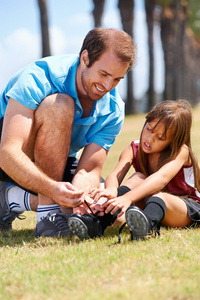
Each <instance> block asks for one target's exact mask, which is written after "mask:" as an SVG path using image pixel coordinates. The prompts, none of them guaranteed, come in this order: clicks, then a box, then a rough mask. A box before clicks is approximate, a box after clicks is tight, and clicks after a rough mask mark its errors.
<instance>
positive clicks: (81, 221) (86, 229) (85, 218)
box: [68, 214, 103, 239]
mask: <svg viewBox="0 0 200 300" xmlns="http://www.w3.org/2000/svg"><path fill="white" fill-rule="evenodd" d="M68 225H69V228H70V229H71V231H72V232H73V234H75V235H77V236H78V237H79V238H80V239H93V238H96V237H101V236H102V235H103V232H102V228H101V224H100V221H99V219H98V218H97V217H95V216H93V215H90V214H85V215H79V214H73V215H71V216H70V217H69V219H68Z"/></svg>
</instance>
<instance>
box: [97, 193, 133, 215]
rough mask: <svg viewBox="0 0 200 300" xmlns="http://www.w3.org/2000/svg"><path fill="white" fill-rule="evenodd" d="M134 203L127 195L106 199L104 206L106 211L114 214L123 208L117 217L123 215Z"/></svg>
mask: <svg viewBox="0 0 200 300" xmlns="http://www.w3.org/2000/svg"><path fill="white" fill-rule="evenodd" d="M131 204H132V202H131V200H130V199H128V198H127V197H124V196H121V197H117V198H113V199H110V200H108V201H106V202H105V203H104V204H102V207H103V208H104V209H106V210H105V213H106V214H107V213H109V212H110V213H111V215H113V214H114V213H116V211H118V210H119V209H120V210H121V211H120V213H119V214H118V215H117V217H121V216H122V215H123V214H124V213H125V212H126V210H127V209H128V208H129V206H130V205H131Z"/></svg>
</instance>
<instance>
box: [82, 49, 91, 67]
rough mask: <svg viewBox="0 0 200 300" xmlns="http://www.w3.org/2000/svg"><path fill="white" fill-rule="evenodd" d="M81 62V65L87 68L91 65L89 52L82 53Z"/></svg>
mask: <svg viewBox="0 0 200 300" xmlns="http://www.w3.org/2000/svg"><path fill="white" fill-rule="evenodd" d="M80 62H81V64H83V65H85V66H86V67H87V66H88V65H89V62H90V61H89V57H88V51H87V50H84V51H83V52H82V53H81V57H80Z"/></svg>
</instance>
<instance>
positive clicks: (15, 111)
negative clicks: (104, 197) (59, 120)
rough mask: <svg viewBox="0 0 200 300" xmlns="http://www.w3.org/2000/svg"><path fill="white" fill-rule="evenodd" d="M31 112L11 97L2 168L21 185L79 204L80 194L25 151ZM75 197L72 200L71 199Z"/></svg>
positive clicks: (67, 203)
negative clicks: (54, 177)
mask: <svg viewBox="0 0 200 300" xmlns="http://www.w3.org/2000/svg"><path fill="white" fill-rule="evenodd" d="M34 115H35V113H34V111H33V110H32V109H29V108H26V107H24V106H23V105H22V104H20V103H19V102H17V101H15V100H13V99H10V100H9V102H8V105H7V109H6V113H5V116H4V125H3V131H2V139H1V144H0V166H1V168H2V169H3V170H4V171H5V172H6V173H7V174H8V175H9V176H10V177H11V178H13V180H15V181H16V182H17V183H18V184H20V185H21V186H23V187H25V188H27V189H29V190H32V191H35V192H37V193H41V194H43V195H45V196H47V197H49V198H51V199H53V200H54V201H55V202H56V203H58V204H60V205H61V206H63V207H75V206H77V205H78V204H80V203H81V201H80V200H78V199H75V198H77V197H80V195H81V194H82V193H79V192H78V191H75V188H74V187H73V186H71V185H70V184H69V185H70V186H67V184H66V183H61V182H60V183H58V182H56V181H54V180H52V179H51V178H49V177H48V176H47V175H46V174H44V172H42V170H40V169H39V168H38V167H37V166H36V165H35V163H34V162H33V161H32V160H31V158H30V157H29V156H28V155H27V154H26V153H25V149H27V145H28V141H29V139H30V135H31V133H32V127H33V122H34ZM72 198H74V199H72Z"/></svg>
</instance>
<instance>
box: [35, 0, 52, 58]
mask: <svg viewBox="0 0 200 300" xmlns="http://www.w3.org/2000/svg"><path fill="white" fill-rule="evenodd" d="M38 5H39V9H40V24H41V33H42V57H45V56H49V55H51V52H50V44H49V28H48V12H47V0H38Z"/></svg>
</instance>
